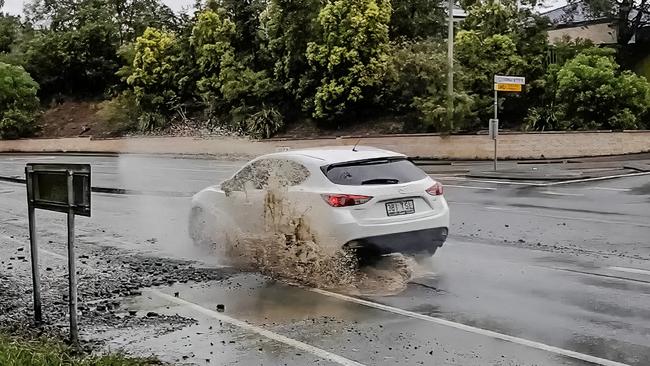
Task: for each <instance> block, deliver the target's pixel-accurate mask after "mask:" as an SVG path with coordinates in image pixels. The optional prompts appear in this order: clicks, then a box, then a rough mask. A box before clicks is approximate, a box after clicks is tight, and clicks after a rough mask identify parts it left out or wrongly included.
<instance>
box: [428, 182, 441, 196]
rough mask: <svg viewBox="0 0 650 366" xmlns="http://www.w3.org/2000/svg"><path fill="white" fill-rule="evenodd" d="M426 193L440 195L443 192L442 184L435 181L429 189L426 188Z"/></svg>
mask: <svg viewBox="0 0 650 366" xmlns="http://www.w3.org/2000/svg"><path fill="white" fill-rule="evenodd" d="M427 193H428V194H430V195H432V196H442V193H443V189H442V184H440V183H438V182H436V184H434V185H432V186H431V187H430V188H429V189H427Z"/></svg>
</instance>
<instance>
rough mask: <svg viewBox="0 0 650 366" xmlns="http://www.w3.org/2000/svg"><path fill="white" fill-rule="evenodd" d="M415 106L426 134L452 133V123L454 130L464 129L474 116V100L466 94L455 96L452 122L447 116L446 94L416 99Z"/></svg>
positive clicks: (456, 94)
mask: <svg viewBox="0 0 650 366" xmlns="http://www.w3.org/2000/svg"><path fill="white" fill-rule="evenodd" d="M413 106H414V107H415V108H416V110H417V111H418V118H419V121H420V123H421V128H422V130H423V131H425V132H450V131H452V125H451V121H453V122H454V126H453V130H455V129H458V128H459V127H462V126H463V125H464V124H465V122H466V121H467V118H468V117H469V116H470V115H471V114H472V106H473V102H472V98H471V97H470V96H468V95H467V94H465V93H455V94H454V110H453V112H452V116H453V117H452V120H451V121H450V120H449V116H448V114H447V110H448V107H447V97H446V95H444V94H433V95H430V96H427V97H416V98H415V99H414V100H413Z"/></svg>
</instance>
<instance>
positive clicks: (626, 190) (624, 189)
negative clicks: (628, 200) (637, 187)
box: [591, 187, 631, 192]
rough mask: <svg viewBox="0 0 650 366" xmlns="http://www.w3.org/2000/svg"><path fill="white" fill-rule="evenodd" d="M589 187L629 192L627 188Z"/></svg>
mask: <svg viewBox="0 0 650 366" xmlns="http://www.w3.org/2000/svg"><path fill="white" fill-rule="evenodd" d="M591 189H597V190H600V191H614V192H629V191H631V189H629V188H609V187H591Z"/></svg>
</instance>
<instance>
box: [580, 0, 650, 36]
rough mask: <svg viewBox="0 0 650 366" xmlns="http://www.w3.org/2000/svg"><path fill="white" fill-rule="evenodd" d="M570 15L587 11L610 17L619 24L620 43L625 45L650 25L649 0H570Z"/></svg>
mask: <svg viewBox="0 0 650 366" xmlns="http://www.w3.org/2000/svg"><path fill="white" fill-rule="evenodd" d="M569 7H570V8H569V15H571V16H573V14H575V13H577V12H582V11H585V12H587V13H588V14H589V15H591V16H592V17H595V18H601V17H604V18H608V19H611V20H613V21H614V23H615V24H616V26H617V32H616V37H617V41H618V44H619V45H621V46H625V45H627V44H629V43H630V40H631V39H632V38H633V37H638V36H639V31H640V30H641V29H642V28H644V27H647V26H648V25H650V1H648V0H580V1H578V0H570V1H569Z"/></svg>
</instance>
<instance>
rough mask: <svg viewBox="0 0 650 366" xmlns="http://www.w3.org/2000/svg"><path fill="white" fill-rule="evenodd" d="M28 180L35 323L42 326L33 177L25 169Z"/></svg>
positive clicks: (28, 212)
mask: <svg viewBox="0 0 650 366" xmlns="http://www.w3.org/2000/svg"><path fill="white" fill-rule="evenodd" d="M25 177H26V178H27V197H28V198H27V216H28V220H29V251H30V254H31V257H32V287H33V295H34V296H33V297H34V323H35V324H36V326H40V325H41V324H42V323H43V311H42V309H41V277H40V275H39V272H38V250H37V249H38V246H37V243H36V215H35V210H36V209H35V208H34V205H33V204H32V200H30V199H29V195H30V194H29V191H30V187H31V186H32V185H33V183H32V175H31V174H29V173H28V170H27V168H25Z"/></svg>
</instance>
